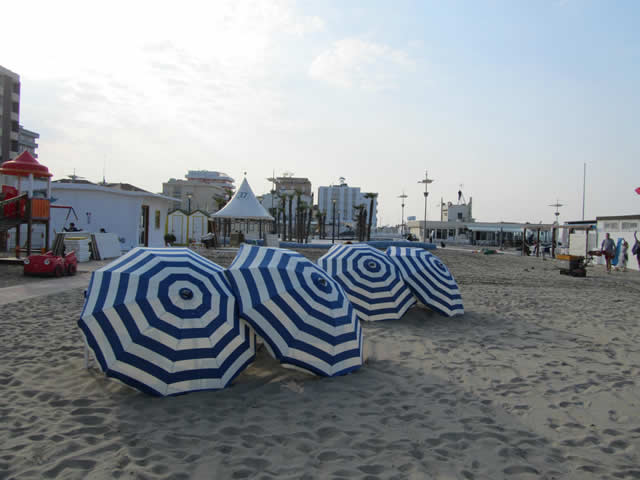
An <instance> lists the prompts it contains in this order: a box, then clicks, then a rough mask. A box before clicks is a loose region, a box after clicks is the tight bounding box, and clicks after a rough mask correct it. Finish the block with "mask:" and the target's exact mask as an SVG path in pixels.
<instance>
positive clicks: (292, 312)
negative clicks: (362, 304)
mask: <svg viewBox="0 0 640 480" xmlns="http://www.w3.org/2000/svg"><path fill="white" fill-rule="evenodd" d="M227 276H228V278H229V281H230V282H231V286H232V288H233V291H234V293H235V295H236V298H237V300H238V307H239V309H240V316H241V317H242V318H244V319H246V320H247V322H248V323H249V324H250V325H251V326H252V327H253V328H254V329H255V330H256V332H257V333H258V334H259V335H260V336H261V337H262V338H263V339H264V340H265V343H266V345H267V346H268V347H269V350H270V352H271V354H272V355H273V356H274V357H275V358H276V359H278V360H279V361H280V362H281V363H283V364H285V365H287V364H288V365H291V366H295V367H297V368H300V369H303V370H307V371H309V372H311V373H315V374H316V375H323V376H334V375H342V374H345V373H348V372H351V371H353V370H355V369H357V368H359V367H360V366H361V365H362V329H361V326H360V322H359V321H358V317H357V315H356V312H355V310H354V309H353V306H352V305H351V302H349V299H348V298H347V296H346V295H345V293H344V291H343V290H342V287H340V285H339V284H338V283H336V282H335V281H334V280H333V279H332V278H331V277H330V276H329V275H327V273H326V272H324V271H323V270H322V269H321V268H319V267H318V266H316V265H314V264H313V263H312V262H311V261H309V260H308V259H306V258H305V257H303V256H302V255H300V254H299V253H296V252H292V251H289V250H284V249H280V248H267V247H256V246H251V245H242V246H241V247H240V249H239V251H238V254H237V256H236V258H235V259H234V261H233V263H232V264H231V266H230V267H229V269H228V270H227Z"/></svg>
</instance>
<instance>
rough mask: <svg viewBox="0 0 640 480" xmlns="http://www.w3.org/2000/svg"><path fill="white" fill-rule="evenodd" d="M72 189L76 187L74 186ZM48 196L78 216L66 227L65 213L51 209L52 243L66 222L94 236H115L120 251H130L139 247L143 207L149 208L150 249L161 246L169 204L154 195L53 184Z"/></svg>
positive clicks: (70, 219) (72, 217)
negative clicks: (158, 213) (106, 233)
mask: <svg viewBox="0 0 640 480" xmlns="http://www.w3.org/2000/svg"><path fill="white" fill-rule="evenodd" d="M74 186H75V185H74ZM51 195H52V196H53V197H54V198H56V199H57V200H56V202H55V203H54V205H68V206H72V207H73V208H74V210H75V212H76V214H77V215H78V220H75V217H74V216H73V214H71V215H70V216H69V219H68V220H67V222H66V224H65V218H66V216H67V213H68V210H66V209H51V228H52V236H51V241H53V238H54V235H55V233H56V232H60V231H62V229H63V228H64V227H65V226H68V225H69V222H74V223H75V224H76V226H77V227H78V228H80V229H81V230H85V231H87V232H92V233H96V232H99V231H100V229H101V228H104V229H105V230H106V231H107V232H110V233H115V234H117V235H118V237H119V238H120V239H121V246H122V249H123V250H130V249H132V248H134V247H137V246H138V245H139V236H140V229H139V225H140V215H141V210H142V205H148V206H149V246H150V247H162V246H164V238H163V237H164V232H165V222H166V219H167V209H168V205H169V203H170V201H168V200H164V199H162V198H157V197H153V196H148V197H147V196H134V195H131V194H129V192H122V191H120V190H113V191H105V189H104V188H103V187H99V188H96V189H93V190H88V189H86V190H84V189H79V188H78V189H69V188H56V185H55V184H52V193H51ZM156 211H159V212H160V223H159V226H158V227H156V223H155V212H156Z"/></svg>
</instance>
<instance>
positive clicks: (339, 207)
mask: <svg viewBox="0 0 640 480" xmlns="http://www.w3.org/2000/svg"><path fill="white" fill-rule="evenodd" d="M341 180H343V179H341ZM365 194H366V193H365V192H361V191H360V187H350V186H348V185H347V184H346V183H344V181H342V182H341V183H340V185H331V186H329V187H318V209H319V210H320V211H321V212H323V213H326V215H327V220H326V223H327V224H332V223H333V202H334V201H335V205H336V207H335V212H336V217H337V219H336V221H340V223H352V222H353V220H354V218H355V216H356V210H355V207H357V206H358V205H364V206H365V208H366V211H367V222H368V221H369V220H368V219H369V206H370V202H371V200H370V199H369V198H365ZM377 211H378V198H377V197H376V198H374V199H373V219H372V223H371V226H372V229H373V228H375V227H376V225H377V222H378V218H377Z"/></svg>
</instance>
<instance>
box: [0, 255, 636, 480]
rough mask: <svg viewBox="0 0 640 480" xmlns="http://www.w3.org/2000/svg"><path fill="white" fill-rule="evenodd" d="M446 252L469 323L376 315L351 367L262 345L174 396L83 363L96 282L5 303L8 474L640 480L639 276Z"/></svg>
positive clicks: (1, 367)
mask: <svg viewBox="0 0 640 480" xmlns="http://www.w3.org/2000/svg"><path fill="white" fill-rule="evenodd" d="M437 254H438V255H439V256H440V257H441V258H442V259H443V260H444V262H445V263H446V264H447V266H448V267H449V268H450V269H451V271H452V272H453V274H454V275H455V276H456V279H457V280H458V281H459V283H460V285H461V290H462V295H463V299H464V302H465V310H466V312H467V313H466V314H465V315H464V316H463V317H460V318H455V319H445V318H442V317H440V316H438V315H436V314H435V313H433V312H431V311H429V310H426V309H425V308H423V307H419V306H418V307H415V308H413V309H411V310H410V311H409V312H408V314H407V315H406V316H405V317H404V318H403V319H401V320H399V321H394V322H382V323H380V322H377V323H365V324H364V326H363V328H364V334H365V338H366V342H367V347H366V348H367V352H368V355H369V360H368V361H367V364H366V365H365V366H364V367H363V368H362V369H361V370H359V371H358V372H356V373H354V374H351V375H348V376H345V377H338V378H329V379H319V378H315V377H310V376H307V375H305V374H303V373H301V372H296V371H291V370H287V369H284V368H281V367H280V366H279V365H277V363H276V362H274V361H273V360H272V359H270V358H269V356H268V354H267V353H266V352H265V351H264V350H262V351H260V352H259V354H258V360H257V361H256V362H255V363H254V364H253V365H252V366H251V367H250V368H249V369H248V370H247V371H246V372H245V373H243V374H242V375H241V376H240V377H239V378H238V379H237V380H236V382H235V384H234V385H233V386H232V387H231V388H229V389H227V390H224V391H220V392H202V393H195V394H189V395H184V396H180V397H172V398H164V399H162V398H152V397H148V396H146V395H143V394H140V393H138V392H136V391H134V390H132V389H130V388H128V387H126V386H123V385H121V384H119V383H118V382H116V381H113V380H110V379H106V378H104V377H103V376H102V374H101V373H100V372H98V371H97V370H93V369H92V370H89V371H86V370H84V369H83V366H82V365H83V364H82V362H83V360H82V343H81V339H80V333H79V330H78V328H77V326H76V319H77V318H78V315H79V313H80V309H81V307H82V301H83V297H82V290H83V289H82V288H76V289H73V290H71V291H68V292H65V293H62V294H55V295H51V296H46V297H39V298H35V299H30V300H27V301H23V302H17V303H11V304H7V305H2V306H0V318H1V319H2V320H1V324H2V330H1V331H2V342H1V343H0V345H1V346H0V386H1V388H2V391H3V395H2V396H0V413H1V414H2V419H3V428H2V429H0V478H20V479H22V478H27V479H28V478H65V479H66V478H70V479H75V478H78V479H80V478H83V479H84V478H89V479H94V478H95V479H98V478H138V479H147V478H148V479H154V478H158V479H160V478H162V479H188V478H197V479H200V478H202V479H205V478H264V479H270V478H291V479H293V478H296V479H297V478H345V479H346V478H350V479H351V478H361V479H365V478H367V479H375V478H381V479H382V478H407V479H414V478H415V479H418V478H439V479H440V478H441V479H451V478H461V479H490V478H491V479H495V478H505V477H508V478H548V479H551V478H556V479H560V478H580V479H583V478H640V467H638V465H640V458H639V455H638V448H639V447H640V417H639V415H638V411H639V410H638V406H639V402H640V398H639V395H640V389H639V388H638V385H637V380H636V378H637V375H638V373H639V372H640V346H638V345H639V340H640V327H639V326H638V313H637V311H638V294H639V293H640V275H639V274H636V273H635V272H627V273H614V274H612V275H606V274H604V272H603V269H601V268H595V269H590V270H589V277H587V278H586V279H574V278H571V277H565V276H561V275H559V273H558V272H557V268H558V265H557V264H556V262H554V261H547V262H543V261H542V260H540V259H532V258H519V257H511V256H506V255H504V256H496V255H492V256H488V255H487V256H484V255H477V254H471V253H466V252H449V251H446V249H445V250H439V251H438V252H437ZM225 255H226V254H225ZM228 256H229V257H230V258H229V261H230V260H231V259H232V258H233V254H230V255H228ZM219 257H220V258H223V260H224V258H226V256H225V257H222V256H220V255H219ZM220 258H219V259H218V260H217V261H218V263H220V264H224V262H223V261H221V260H220Z"/></svg>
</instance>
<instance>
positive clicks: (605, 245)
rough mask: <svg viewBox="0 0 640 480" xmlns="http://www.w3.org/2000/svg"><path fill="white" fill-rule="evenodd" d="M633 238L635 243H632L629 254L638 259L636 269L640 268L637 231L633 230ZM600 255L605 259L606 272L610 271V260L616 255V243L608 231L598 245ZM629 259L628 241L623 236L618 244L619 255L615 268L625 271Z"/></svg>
mask: <svg viewBox="0 0 640 480" xmlns="http://www.w3.org/2000/svg"><path fill="white" fill-rule="evenodd" d="M633 238H634V239H635V243H634V244H633V248H632V249H631V254H632V255H634V256H635V257H636V259H637V260H638V269H640V240H638V232H633ZM600 250H601V252H602V255H603V256H604V259H605V261H606V262H607V273H611V261H612V260H613V259H614V258H615V256H616V250H617V248H616V244H615V242H614V241H613V239H612V238H611V235H609V234H608V233H607V234H606V235H605V238H604V240H603V241H602V245H601V247H600ZM628 261H629V242H627V241H626V240H625V239H624V238H623V239H622V243H621V244H620V256H619V259H618V265H617V266H616V270H621V271H623V272H626V271H627V262H628Z"/></svg>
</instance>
